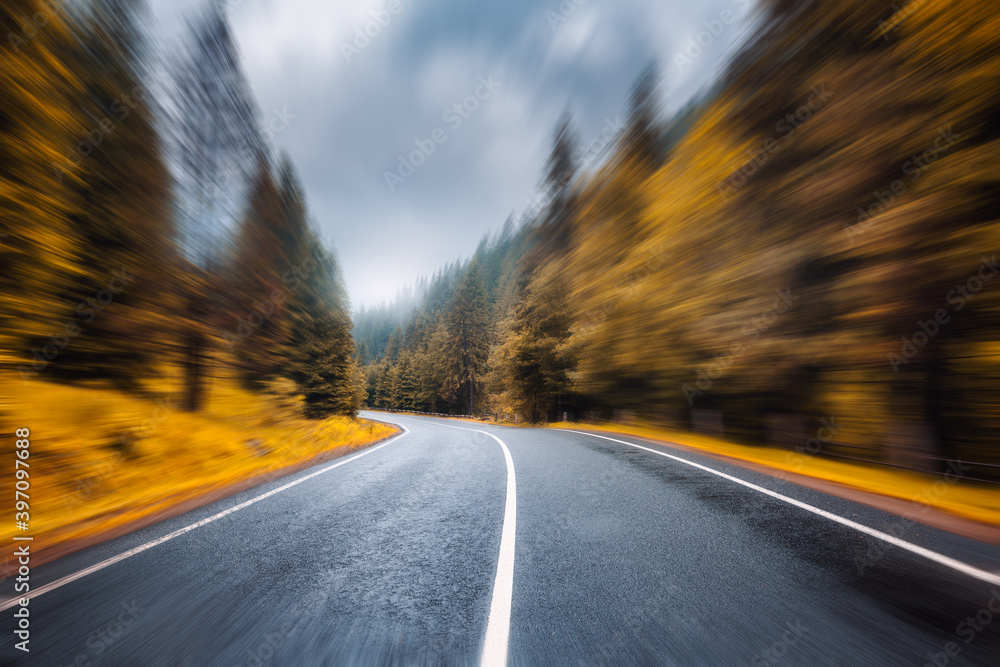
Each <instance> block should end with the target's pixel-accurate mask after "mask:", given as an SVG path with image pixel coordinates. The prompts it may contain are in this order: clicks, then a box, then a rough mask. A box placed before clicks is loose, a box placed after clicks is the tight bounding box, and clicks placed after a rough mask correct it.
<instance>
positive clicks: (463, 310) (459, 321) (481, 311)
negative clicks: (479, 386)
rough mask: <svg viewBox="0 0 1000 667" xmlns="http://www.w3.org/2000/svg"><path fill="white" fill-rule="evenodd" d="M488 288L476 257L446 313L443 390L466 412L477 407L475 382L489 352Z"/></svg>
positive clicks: (460, 282) (468, 412) (470, 411)
mask: <svg viewBox="0 0 1000 667" xmlns="http://www.w3.org/2000/svg"><path fill="white" fill-rule="evenodd" d="M487 324H488V322H487V309H486V288H485V285H484V284H483V278H482V272H481V269H480V266H479V263H478V262H476V261H473V262H472V263H471V264H470V265H469V267H468V269H467V270H466V271H465V274H464V275H463V277H462V279H461V280H460V281H459V283H458V287H457V288H456V290H455V294H454V296H453V297H452V300H451V304H450V306H449V308H448V312H447V313H446V315H445V331H446V334H445V339H444V345H443V352H444V357H445V364H446V366H445V369H444V370H445V373H444V383H443V385H444V386H443V388H444V394H445V396H446V397H447V398H449V399H450V400H452V401H456V402H458V401H462V402H464V404H465V405H464V407H465V410H466V414H473V413H474V410H475V392H476V383H477V382H478V380H479V379H480V376H481V375H482V374H483V371H484V366H485V361H486V356H487V353H488V346H487V344H488V334H489V332H488V330H487Z"/></svg>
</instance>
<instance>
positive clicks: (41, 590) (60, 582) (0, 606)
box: [0, 424, 410, 611]
mask: <svg viewBox="0 0 1000 667" xmlns="http://www.w3.org/2000/svg"><path fill="white" fill-rule="evenodd" d="M400 428H402V429H403V432H402V433H400V434H399V435H396V436H393V437H391V438H389V439H388V440H386V441H385V442H383V443H382V444H381V445H376V446H374V447H372V448H370V449H366V450H365V451H363V452H361V453H359V454H355V455H354V456H352V457H350V458H349V459H344V460H343V461H338V462H337V463H334V464H333V465H328V466H327V467H325V468H323V469H321V470H317V471H316V472H313V473H309V474H308V475H306V476H305V477H299V478H298V479H296V480H294V481H291V482H289V483H288V484H284V485H282V486H279V487H278V488H276V489H271V490H270V491H268V492H267V493H262V494H260V495H259V496H256V497H255V498H251V499H250V500H246V501H244V502H242V503H240V504H238V505H233V506H232V507H230V508H229V509H226V510H223V511H221V512H219V513H218V514H213V515H212V516H210V517H207V518H205V519H202V520H201V521H198V522H195V523H192V524H191V525H190V526H185V527H184V528H179V529H177V530H175V531H174V532H172V533H167V534H166V535H164V536H163V537H160V538H157V539H155V540H153V541H152V542H146V543H145V544H143V545H141V546H138V547H135V548H134V549H129V550H128V551H126V552H124V553H120V554H118V555H117V556H112V557H111V558H108V559H107V560H102V561H101V562H100V563H95V564H94V565H91V566H90V567H85V568H84V569H82V570H79V571H77V572H74V573H73V574H68V575H66V576H65V577H63V578H62V579H57V580H56V581H53V582H52V583H51V584H45V585H44V586H40V587H38V588H36V589H34V590H32V591H31V592H29V593H26V594H24V595H21V596H19V597H16V598H11V599H9V600H5V601H3V602H2V603H0V611H2V610H4V609H10V608H11V607H13V606H14V605H16V604H18V602H19V600H20V598H22V597H24V598H28V599H29V600H30V599H32V598H36V597H38V596H39V595H45V594H46V593H48V592H49V591H54V590H55V589H57V588H61V587H62V586H65V585H66V584H68V583H71V582H74V581H76V580H77V579H82V578H83V577H86V576H87V575H88V574H93V573H94V572H97V571H98V570H103V569H104V568H106V567H109V566H111V565H114V564H115V563H120V562H121V561H123V560H125V559H126V558H131V557H132V556H135V555H136V554H140V553H142V552H143V551H146V550H148V549H152V548H153V547H156V546H159V545H161V544H163V543H164V542H168V541H170V540H172V539H174V538H175V537H180V536H181V535H184V534H185V533H190V532H191V531H192V530H194V529H195V528H201V527H202V526H204V525H207V524H210V523H212V522H213V521H217V520H218V519H221V518H222V517H225V516H229V515H230V514H233V513H234V512H239V511H240V510H241V509H245V508H247V507H250V506H251V505H253V504H255V503H258V502H260V501H261V500H264V499H265V498H270V497H271V496H273V495H275V494H276V493H281V492H282V491H285V490H287V489H290V488H292V487H293V486H296V485H298V484H301V483H302V482H304V481H306V480H308V479H312V478H313V477H317V476H319V475H322V474H323V473H325V472H329V471H331V470H333V469H334V468H339V467H340V466H342V465H345V464H347V463H350V462H351V461H356V460H358V459H360V458H361V457H362V456H368V455H369V454H371V453H372V452H374V451H376V450H379V449H382V448H383V447H385V446H386V445H388V444H389V443H391V442H393V441H394V440H398V439H399V438H402V437H403V436H404V435H406V434H407V433H409V432H410V431H409V430H408V429H407V428H406V427H405V426H403V425H402V424H400Z"/></svg>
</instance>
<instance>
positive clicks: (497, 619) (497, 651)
mask: <svg viewBox="0 0 1000 667" xmlns="http://www.w3.org/2000/svg"><path fill="white" fill-rule="evenodd" d="M432 423H433V424H434V425H435V426H444V427H445V428H453V429H456V430H459V431H472V432H474V433H482V434H484V435H488V436H490V437H491V438H493V439H494V440H496V441H497V442H498V443H500V447H501V448H502V449H503V457H504V460H505V461H506V462H507V499H506V502H505V503H504V511H503V528H501V530H500V555H499V556H498V557H497V574H496V579H494V581H493V600H492V602H490V618H489V621H487V623H486V640H485V641H484V642H483V654H482V657H481V658H480V660H479V664H480V667H505V665H506V664H507V642H508V640H509V638H510V605H511V600H512V599H513V597H514V535H515V533H516V532H517V485H516V484H515V482H514V459H512V458H511V456H510V450H509V449H507V445H505V444H504V441H503V440H501V439H500V438H498V437H496V436H495V435H493V434H492V433H490V432H488V431H480V430H479V429H475V428H462V427H461V426H450V425H448V424H441V423H439V422H437V421H434V422H432Z"/></svg>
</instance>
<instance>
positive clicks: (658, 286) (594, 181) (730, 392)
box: [53, 0, 1000, 480]
mask: <svg viewBox="0 0 1000 667" xmlns="http://www.w3.org/2000/svg"><path fill="white" fill-rule="evenodd" d="M899 5H900V3H898V2H895V1H894V0H893V1H890V0H812V1H808V2H803V1H798V0H796V1H792V0H762V2H760V3H759V6H758V11H759V16H758V17H757V20H758V23H756V24H755V25H756V28H755V33H754V34H753V35H752V36H751V37H750V39H749V40H748V41H747V42H746V43H745V45H744V46H743V47H742V48H741V49H740V51H739V52H738V53H737V54H735V56H734V57H733V58H732V59H731V63H730V65H729V66H728V68H727V70H726V72H725V75H724V77H723V78H722V79H721V80H720V81H719V82H718V83H717V84H716V85H714V86H713V87H711V88H710V89H707V92H706V93H705V94H704V95H703V96H702V97H700V98H699V99H698V100H697V101H696V103H694V104H693V105H691V106H689V107H687V108H685V109H684V110H683V111H682V112H680V113H678V114H676V115H674V116H673V117H669V118H666V117H664V114H663V112H662V105H661V104H660V102H659V92H658V87H659V86H660V82H661V75H660V74H659V73H658V71H657V68H656V66H655V65H652V66H650V68H649V69H647V70H646V71H645V72H643V73H642V74H641V75H640V77H639V79H638V81H637V83H636V84H635V86H634V89H633V94H632V97H631V99H630V100H629V104H628V108H629V112H628V122H627V124H626V126H625V127H624V129H623V130H622V131H621V132H620V133H619V136H618V137H617V141H616V143H615V145H614V147H613V150H612V151H611V152H610V154H609V155H608V156H607V157H606V159H604V160H603V161H601V162H600V163H599V164H598V165H596V166H589V167H588V166H586V165H581V164H579V156H580V150H579V139H578V138H577V136H576V133H575V130H574V129H573V124H572V119H571V118H570V117H569V116H566V117H564V118H563V119H562V120H561V121H560V124H559V126H558V127H557V128H556V132H555V139H554V142H553V148H552V154H551V158H550V160H549V164H548V165H547V168H546V173H545V174H544V175H543V176H544V179H543V186H542V188H543V193H542V194H543V197H542V200H543V201H544V204H543V205H541V206H540V207H538V208H537V209H536V210H531V211H528V212H526V214H525V216H524V219H523V220H522V221H520V223H519V224H515V223H513V222H512V221H508V224H507V225H506V226H505V227H504V228H503V230H502V231H501V232H500V233H499V234H497V235H496V236H494V237H490V238H487V239H484V240H483V242H482V244H481V245H480V247H479V248H478V249H477V251H476V252H475V254H474V255H473V256H472V258H471V259H469V260H468V261H466V262H464V263H460V264H456V265H452V266H448V267H445V268H444V269H442V270H441V271H440V272H439V273H438V274H437V275H435V276H433V277H431V278H430V279H428V280H426V281H424V282H422V283H420V284H419V285H418V287H417V289H415V290H414V291H413V292H412V293H408V294H406V295H404V296H403V298H401V299H400V300H399V301H398V302H397V303H396V304H388V305H383V306H379V307H376V308H373V309H368V310H362V311H361V312H360V313H358V314H357V316H356V318H355V319H356V326H355V329H354V331H355V336H356V338H357V341H358V355H359V361H360V363H361V364H362V365H363V366H364V369H365V376H366V380H367V397H366V402H367V404H368V405H371V406H376V407H389V408H396V409H405V410H419V411H428V412H448V413H455V414H473V413H476V414H484V413H490V414H493V415H495V416H496V417H498V418H507V419H514V418H517V419H519V420H522V421H539V420H557V419H562V418H563V416H564V415H567V416H569V417H571V418H589V419H618V420H622V419H633V420H641V421H645V422H651V423H655V424H663V425H667V426H673V427H683V428H692V429H695V430H698V431H701V432H707V433H713V434H721V435H725V436H727V437H730V438H734V439H737V440H741V441H746V442H754V443H764V442H767V443H770V444H773V445H778V446H784V447H795V446H801V443H803V442H804V441H806V440H807V439H808V438H810V437H812V436H814V435H816V433H817V431H818V430H819V429H824V430H823V431H822V432H826V433H827V434H828V436H831V437H824V438H823V439H824V444H823V451H824V452H825V453H829V454H831V455H837V456H842V457H845V458H855V459H863V460H872V461H879V462H882V463H886V464H890V465H898V466H904V467H908V468H914V469H920V470H927V471H939V470H943V469H944V462H943V459H955V458H961V459H962V460H963V461H975V462H977V464H978V465H976V466H974V467H973V469H972V471H971V472H970V473H969V476H970V477H973V478H979V479H991V480H997V479H1000V448H998V443H1000V437H998V436H1000V330H998V327H997V324H998V322H1000V318H998V315H1000V280H998V281H993V280H992V279H993V277H994V276H995V275H996V274H997V271H998V265H997V263H996V262H997V258H996V253H997V250H998V249H1000V187H998V179H1000V172H998V169H997V166H998V165H1000V15H998V14H997V12H996V6H995V5H994V4H993V3H983V2H978V1H976V0H911V2H909V3H905V4H903V5H902V8H901V7H900V6H899ZM53 205H54V204H53ZM415 302H416V303H415ZM830 420H834V421H833V422H832V423H834V424H836V427H835V429H833V431H834V432H833V433H832V434H831V433H830V430H829V429H826V428H825V426H824V425H825V424H830V423H831V422H830Z"/></svg>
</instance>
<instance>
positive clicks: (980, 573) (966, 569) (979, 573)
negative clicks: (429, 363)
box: [555, 428, 1000, 584]
mask: <svg viewBox="0 0 1000 667" xmlns="http://www.w3.org/2000/svg"><path fill="white" fill-rule="evenodd" d="M555 430H557V431H566V432H567V433H579V434H580V435H589V436H591V437H594V438H602V439H604V440H610V441H611V442H620V443H621V444H623V445H629V446H630V447H635V448H637V449H643V450H645V451H647V452H652V453H653V454H659V455H660V456H665V457H667V458H668V459H673V460H674V461H679V462H681V463H686V464H687V465H689V466H693V467H695V468H699V469H701V470H704V471H705V472H710V473H712V474H713V475H718V476H719V477H722V478H724V479H728V480H730V481H732V482H736V483H737V484H742V485H743V486H745V487H747V488H750V489H754V490H755V491H760V492H761V493H763V494H765V495H768V496H771V497H772V498H777V499H778V500H782V501H784V502H786V503H788V504H789V505H795V506H796V507H801V508H802V509H804V510H806V511H807V512H812V513H813V514H818V515H819V516H821V517H824V518H826V519H829V520H831V521H836V522H837V523H839V524H842V525H844V526H848V527H849V528H853V529H855V530H858V531H860V532H862V533H865V534H866V535H871V536H872V537H874V538H876V539H879V540H882V541H883V542H888V543H889V544H892V545H895V546H897V547H899V548H900V549H905V550H906V551H909V552H910V553H914V554H917V555H918V556H923V557H924V558H927V559H928V560H932V561H934V562H935V563H938V564H939V565H944V566H945V567H949V568H951V569H953V570H955V571H957V572H961V573H962V574H966V575H968V576H970V577H973V578H975V579H979V580H981V581H985V582H987V583H990V584H1000V574H995V573H993V572H990V571H988V570H983V569H980V568H978V567H974V566H972V565H969V564H967V563H963V562H962V561H960V560H955V559H954V558H950V557H948V556H945V555H942V554H939V553H937V552H936V551H931V550H930V549H925V548H924V547H921V546H917V545H916V544H913V543H911V542H907V541H906V540H901V539H899V538H898V537H893V536H892V535H889V534H888V533H883V532H882V531H880V530H875V529H874V528H869V527H868V526H865V525H863V524H860V523H857V522H856V521H851V520H850V519H845V518H844V517H842V516H837V515H836V514H832V513H830V512H827V511H826V510H821V509H820V508H818V507H813V506H812V505H809V504H807V503H804V502H802V501H800V500H795V499H794V498H789V497H788V496H785V495H782V494H780V493H776V492H775V491H771V490H770V489H765V488H764V487H762V486H757V485H756V484H752V483H751V482H747V481H744V480H742V479H739V478H738V477H733V476H732V475H727V474H726V473H724V472H719V471H718V470H715V469H713V468H709V467H708V466H703V465H701V464H700V463H695V462H694V461H688V460H687V459H683V458H681V457H679V456H674V455H672V454H667V453H666V452H660V451H657V450H655V449H650V448H649V447H643V446H642V445H637V444H635V443H634V442H626V441H625V440H618V439H616V438H608V437H606V436H603V435H596V434H594V433H585V432H584V431H573V430H571V429H568V428H560V429H555Z"/></svg>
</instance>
